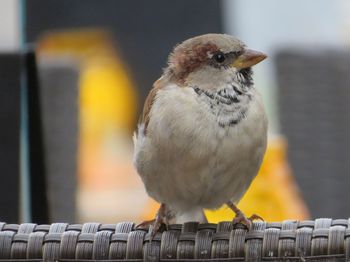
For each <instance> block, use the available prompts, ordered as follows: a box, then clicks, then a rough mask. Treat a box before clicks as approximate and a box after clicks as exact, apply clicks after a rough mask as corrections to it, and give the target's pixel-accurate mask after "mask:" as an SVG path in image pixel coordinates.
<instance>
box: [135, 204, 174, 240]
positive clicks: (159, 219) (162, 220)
mask: <svg viewBox="0 0 350 262" xmlns="http://www.w3.org/2000/svg"><path fill="white" fill-rule="evenodd" d="M166 209H167V208H166V205H165V204H164V203H162V204H161V205H160V207H159V209H158V212H157V214H156V217H155V219H152V220H146V221H143V222H142V223H140V224H138V225H137V226H136V227H137V228H144V227H147V226H151V225H152V227H151V238H150V240H152V239H153V238H154V236H155V235H156V233H157V231H158V230H159V228H160V227H161V225H162V224H165V225H167V224H168V218H167V211H166Z"/></svg>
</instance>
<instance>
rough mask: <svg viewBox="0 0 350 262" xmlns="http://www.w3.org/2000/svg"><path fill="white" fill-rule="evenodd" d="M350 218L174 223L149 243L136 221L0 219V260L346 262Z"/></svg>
mask: <svg viewBox="0 0 350 262" xmlns="http://www.w3.org/2000/svg"><path fill="white" fill-rule="evenodd" d="M349 225H350V219H336V220H332V219H316V220H315V221H299V222H298V221H284V222H281V223H265V222H255V223H254V224H253V228H252V230H250V231H247V230H246V229H244V228H243V227H241V226H236V228H233V225H232V223H231V222H221V223H219V224H198V223H194V222H191V223H185V224H183V225H171V226H169V228H168V229H167V230H165V231H163V232H160V233H157V235H156V236H155V237H154V239H153V240H152V241H151V242H150V241H149V236H150V234H149V233H148V231H147V230H142V229H136V228H135V224H133V223H129V222H123V223H118V224H99V223H86V224H82V225H80V224H75V225H69V224H65V223H54V224H51V225H36V224H29V223H26V224H20V225H17V224H6V223H0V261H3V260H4V261H19V260H20V259H24V260H25V261H90V260H108V261H125V260H127V261H142V260H144V261H193V260H194V259H195V260H197V261H203V260H208V261H345V260H348V259H350V226H349Z"/></svg>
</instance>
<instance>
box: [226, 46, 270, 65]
mask: <svg viewBox="0 0 350 262" xmlns="http://www.w3.org/2000/svg"><path fill="white" fill-rule="evenodd" d="M266 57H267V55H265V54H264V53H262V52H258V51H255V50H251V49H246V50H245V51H244V52H243V53H242V54H241V55H240V56H239V57H237V59H236V60H235V61H234V62H233V63H232V65H231V66H232V67H235V68H237V69H244V68H247V67H251V66H253V65H256V64H257V63H259V62H261V61H262V60H264V59H265V58H266Z"/></svg>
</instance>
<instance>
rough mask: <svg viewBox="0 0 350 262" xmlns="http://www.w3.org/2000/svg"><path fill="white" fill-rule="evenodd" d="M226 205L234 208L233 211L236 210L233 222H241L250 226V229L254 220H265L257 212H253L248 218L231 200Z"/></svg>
mask: <svg viewBox="0 0 350 262" xmlns="http://www.w3.org/2000/svg"><path fill="white" fill-rule="evenodd" d="M226 205H227V206H228V207H229V208H230V209H232V211H233V212H235V214H236V216H235V218H234V219H233V224H239V223H240V224H243V225H245V226H246V227H247V228H248V230H250V229H251V228H252V222H253V221H254V220H263V219H262V218H261V217H260V216H258V215H256V214H253V215H252V216H250V217H248V218H247V217H246V216H245V215H244V213H243V212H242V211H241V210H240V209H239V208H238V207H236V206H235V205H234V204H233V203H232V202H231V201H228V202H227V203H226Z"/></svg>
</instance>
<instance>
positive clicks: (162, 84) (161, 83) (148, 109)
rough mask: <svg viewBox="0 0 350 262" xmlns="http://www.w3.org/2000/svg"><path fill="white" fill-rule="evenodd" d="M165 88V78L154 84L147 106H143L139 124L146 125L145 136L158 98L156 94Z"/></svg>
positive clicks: (147, 99) (146, 102)
mask: <svg viewBox="0 0 350 262" xmlns="http://www.w3.org/2000/svg"><path fill="white" fill-rule="evenodd" d="M164 87H165V80H164V77H161V78H159V79H158V80H157V81H156V82H154V84H153V88H152V89H151V91H150V92H149V94H148V96H147V98H146V101H145V104H144V106H143V112H142V115H141V118H140V121H139V123H140V124H141V123H144V124H145V129H144V130H145V134H147V126H148V123H149V120H150V112H151V108H152V105H153V103H154V101H155V98H156V94H157V92H158V90H159V89H162V88H164Z"/></svg>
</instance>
